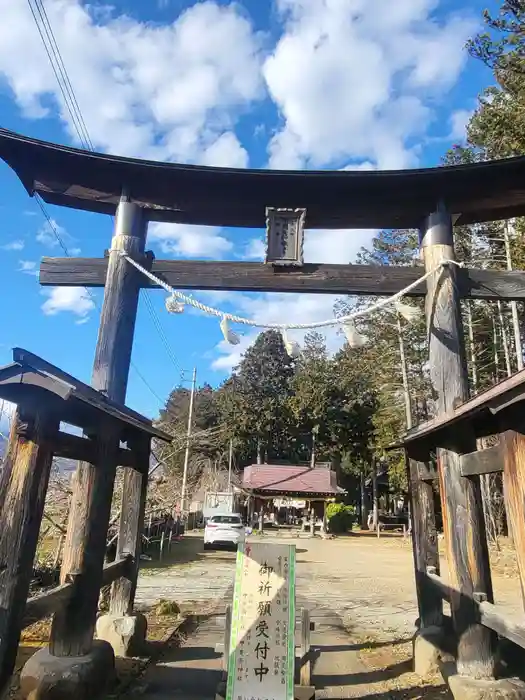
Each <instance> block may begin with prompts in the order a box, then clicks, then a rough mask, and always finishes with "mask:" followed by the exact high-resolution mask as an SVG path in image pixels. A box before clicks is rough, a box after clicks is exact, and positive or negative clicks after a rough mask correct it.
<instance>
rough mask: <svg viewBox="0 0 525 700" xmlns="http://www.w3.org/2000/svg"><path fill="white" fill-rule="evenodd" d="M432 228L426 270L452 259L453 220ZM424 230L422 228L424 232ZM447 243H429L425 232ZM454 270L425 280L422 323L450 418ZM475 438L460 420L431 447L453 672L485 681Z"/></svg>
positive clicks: (458, 341) (455, 360)
mask: <svg viewBox="0 0 525 700" xmlns="http://www.w3.org/2000/svg"><path fill="white" fill-rule="evenodd" d="M431 222H432V223H431V225H432V226H433V228H432V229H430V230H429V233H428V234H427V236H426V238H427V240H425V238H423V240H422V243H423V246H422V252H423V259H424V262H425V268H426V269H427V270H432V269H434V268H435V267H436V266H437V265H438V264H439V263H440V262H441V261H443V260H447V259H448V260H450V259H452V260H453V259H454V257H455V256H454V248H453V243H452V241H453V238H452V223H451V221H450V217H449V216H448V214H447V213H446V212H444V211H443V210H442V209H440V210H438V211H437V212H436V214H433V215H432V217H431ZM423 233H425V232H423ZM436 234H437V237H438V240H441V241H443V240H448V241H449V243H443V242H439V243H433V242H432V237H433V236H434V235H436ZM457 277H458V275H457V268H456V267H455V266H448V267H447V268H445V269H442V270H440V271H438V272H436V273H434V274H433V275H431V276H430V277H429V278H428V280H427V286H428V295H427V323H428V329H429V332H428V337H429V357H430V377H431V382H432V386H433V389H434V391H435V394H436V408H437V413H438V418H441V417H442V416H445V415H449V414H450V413H451V411H453V410H454V408H455V407H456V406H457V405H458V403H462V402H464V401H466V400H467V399H468V380H467V365H466V358H465V347H464V335H463V326H462V320H461V309H460V297H459V291H458V282H457ZM475 449H476V439H475V436H474V433H473V432H472V430H471V429H470V426H469V425H468V424H466V425H465V426H464V427H462V430H461V431H456V434H455V444H454V445H453V447H452V446H450V447H448V448H447V449H443V448H440V449H438V454H437V456H438V469H439V480H440V493H441V504H442V514H443V528H444V534H445V543H446V550H447V562H448V567H449V572H450V581H451V584H452V585H453V586H454V587H455V588H456V589H458V590H459V592H460V593H459V595H455V594H453V595H452V598H451V601H450V606H451V611H452V619H453V622H454V628H455V630H456V633H457V636H458V652H457V654H458V656H457V666H458V673H460V674H463V675H467V676H472V677H475V678H492V677H493V676H494V667H495V658H494V653H495V639H494V636H493V633H492V632H490V631H489V630H487V629H486V628H484V627H483V626H482V625H480V624H478V623H477V615H476V606H475V603H474V601H473V594H474V592H478V593H483V594H485V595H486V596H487V599H488V600H489V601H491V602H492V601H493V592H492V581H491V576H490V566H489V556H488V545H487V539H486V534H485V522H484V517H483V508H482V502H481V492H480V487H479V481H478V480H474V479H465V478H463V477H462V476H461V460H460V454H461V453H468V452H473V451H474V450H475Z"/></svg>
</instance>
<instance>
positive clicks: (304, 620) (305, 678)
mask: <svg viewBox="0 0 525 700" xmlns="http://www.w3.org/2000/svg"><path fill="white" fill-rule="evenodd" d="M311 676H312V662H311V659H310V612H309V611H308V610H307V609H306V608H302V609H301V665H300V671H299V684H300V685H310V681H311Z"/></svg>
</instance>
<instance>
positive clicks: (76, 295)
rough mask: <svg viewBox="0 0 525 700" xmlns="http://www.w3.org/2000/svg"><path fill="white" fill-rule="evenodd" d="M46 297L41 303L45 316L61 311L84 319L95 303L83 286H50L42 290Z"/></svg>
mask: <svg viewBox="0 0 525 700" xmlns="http://www.w3.org/2000/svg"><path fill="white" fill-rule="evenodd" d="M43 294H45V295H46V296H47V297H48V298H47V299H46V301H45V302H44V303H43V304H42V311H43V312H44V314H45V315H46V316H55V315H56V314H58V313H60V312H62V311H70V312H71V313H73V314H75V315H76V316H79V317H80V318H81V319H84V318H86V317H87V316H88V314H89V313H90V312H91V311H92V310H93V309H94V308H95V304H94V302H93V300H92V299H91V297H90V296H89V294H88V292H87V290H86V289H84V288H83V287H52V288H51V289H50V290H44V291H43Z"/></svg>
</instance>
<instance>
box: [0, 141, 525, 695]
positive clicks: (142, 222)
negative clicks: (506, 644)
mask: <svg viewBox="0 0 525 700" xmlns="http://www.w3.org/2000/svg"><path fill="white" fill-rule="evenodd" d="M0 158H2V159H3V160H4V161H5V162H6V163H7V164H8V165H10V166H11V168H12V169H13V170H14V172H15V173H16V174H17V175H18V177H19V179H20V181H21V183H22V184H23V186H24V187H25V188H26V190H27V192H28V194H29V195H30V196H33V195H39V196H40V197H41V198H42V199H43V200H44V201H45V202H48V203H50V204H54V205H59V206H66V207H71V208H75V209H79V210H85V211H90V212H95V213H101V214H110V215H114V216H115V230H114V236H113V239H112V241H111V242H110V245H109V251H108V252H107V253H106V254H105V256H104V257H100V258H99V259H86V258H67V259H60V258H44V259H43V260H42V264H41V268H40V283H41V284H42V285H45V286H49V285H53V286H86V287H104V290H105V291H104V303H103V308H102V314H101V321H100V330H99V337H98V343H97V349H96V354H95V362H94V369H93V380H92V388H90V387H86V386H85V385H81V383H79V382H78V381H77V380H75V379H74V378H73V377H70V376H69V375H66V374H65V373H64V372H62V371H61V370H60V369H59V368H56V367H53V366H52V365H49V364H48V363H46V362H44V361H43V360H42V359H41V358H37V357H35V356H33V355H30V354H29V353H26V352H25V351H19V353H18V354H17V355H15V357H14V363H13V365H10V366H9V367H7V368H3V369H2V370H0V398H4V397H5V398H8V399H10V400H13V401H15V402H18V404H19V411H18V415H17V419H16V421H15V427H14V429H13V431H12V434H11V438H10V445H9V455H10V457H9V459H8V461H7V466H6V467H5V468H4V470H3V472H2V482H1V484H0V492H1V493H2V512H1V515H0V553H1V557H0V565H1V568H0V582H1V585H0V610H1V613H2V614H1V615H0V684H1V687H0V691H2V690H3V689H4V688H5V687H6V683H7V681H8V679H9V676H10V674H11V673H12V671H13V668H14V664H15V658H16V648H17V644H18V639H19V635H20V630H21V628H22V626H23V625H24V624H25V620H26V617H24V615H26V612H27V609H30V610H32V611H33V615H37V616H38V615H40V616H43V615H47V614H49V613H54V619H53V631H52V639H51V644H50V646H49V648H48V649H45V650H42V651H41V652H38V654H37V655H35V657H33V659H32V660H31V661H30V662H29V663H30V664H31V667H30V669H29V670H26V672H25V677H26V678H27V679H28V680H27V687H28V689H30V692H33V693H36V695H34V697H39V698H43V697H48V696H49V697H51V695H46V693H52V688H51V686H52V685H53V683H55V684H56V683H59V682H61V681H60V679H62V681H64V679H66V678H67V679H69V680H68V681H67V683H66V681H64V683H65V685H64V688H65V687H66V685H67V688H68V689H67V690H65V689H64V690H63V694H62V695H61V696H60V697H69V696H71V697H76V698H78V697H95V696H96V695H97V694H99V695H100V693H101V692H102V687H101V683H102V680H103V678H104V677H105V676H107V674H108V673H109V671H110V670H111V668H112V663H113V660H112V655H111V654H108V648H109V647H108V645H104V644H103V643H102V642H101V641H99V642H97V643H95V644H94V642H93V633H94V627H95V619H96V613H97V610H96V607H97V597H98V590H99V588H100V586H101V585H102V584H103V582H104V581H105V582H106V583H108V582H110V581H114V583H113V588H112V595H111V608H110V615H109V616H108V618H106V620H104V621H103V623H99V625H98V637H99V640H103V639H107V640H108V641H110V642H111V644H112V645H113V648H114V650H115V651H117V653H131V651H130V647H129V646H128V644H127V642H129V640H133V641H134V640H136V638H137V637H140V635H141V634H142V635H143V634H144V631H145V630H144V629H143V628H141V624H142V623H141V622H140V620H139V618H137V616H134V615H133V597H134V590H135V587H136V582H137V571H138V562H137V549H136V547H137V532H138V531H139V528H140V527H141V522H142V517H143V503H144V494H145V489H146V486H147V477H146V472H145V469H144V464H145V463H147V455H148V451H149V441H150V439H151V437H152V435H155V433H154V429H153V428H152V426H151V423H148V421H145V419H143V418H142V417H140V416H138V415H137V414H135V413H134V412H130V411H129V410H128V409H125V408H124V407H123V404H124V401H125V396H126V388H127V382H128V373H129V368H130V357H131V350H132V345H133V335H134V327H135V319H136V314H137V305H138V296H139V290H140V289H141V288H142V287H147V288H152V287H163V288H164V289H166V290H167V291H168V292H169V293H170V295H171V302H170V305H171V308H172V310H176V304H177V303H179V302H180V301H183V302H184V303H193V305H195V306H197V307H198V308H201V309H202V310H205V311H207V312H208V313H210V312H211V313H214V314H215V315H216V316H218V317H219V318H221V319H222V328H223V333H224V334H225V336H226V337H227V338H228V339H229V340H230V341H231V342H235V335H234V333H233V331H232V330H231V329H230V328H229V327H228V322H230V323H236V322H238V323H246V322H248V323H251V324H252V325H255V326H257V325H258V324H257V322H256V321H251V320H250V319H240V318H238V317H235V316H232V315H230V314H226V313H223V312H221V311H220V310H217V309H210V307H205V306H204V305H203V304H200V302H197V301H196V300H195V299H193V300H192V301H191V299H192V298H190V297H187V296H185V295H184V293H183V292H180V291H179V290H188V289H201V290H210V289H217V290H238V291H256V292H270V291H276V292H316V293H324V294H334V293H341V294H347V295H364V294H366V295H378V296H381V297H384V299H383V301H382V302H379V305H386V304H388V303H392V302H393V301H394V300H395V299H397V298H399V297H400V296H412V297H423V296H425V297H426V300H427V305H426V306H427V322H428V343H429V361H430V374H431V381H432V385H433V388H434V391H435V394H436V409H437V416H436V419H435V421H434V422H433V423H432V424H431V425H429V426H423V427H420V428H416V429H414V431H412V432H411V433H409V434H408V436H407V437H406V439H405V440H404V442H402V443H400V444H399V445H398V446H397V447H399V446H402V447H404V448H406V451H407V464H408V466H409V470H410V476H411V485H412V515H413V529H414V537H413V544H414V561H415V568H416V588H417V593H418V603H419V620H420V628H419V631H418V634H417V638H416V644H415V647H414V648H415V662H416V669H417V670H419V671H420V672H421V673H422V674H423V673H424V672H427V671H428V670H429V668H430V666H431V665H432V664H435V663H437V662H438V661H439V658H440V653H441V645H442V640H443V638H450V636H451V635H452V636H453V637H454V640H455V645H454V646H455V662H456V665H455V667H454V670H453V672H452V673H451V674H450V675H449V676H448V677H449V683H450V687H451V689H452V692H453V693H454V695H455V697H456V698H464V697H467V696H468V697H469V698H470V697H479V698H487V697H495V696H496V695H495V694H499V695H498V697H518V695H516V694H514V695H512V692H515V693H520V694H519V697H524V696H525V694H524V693H523V687H522V686H520V685H519V684H517V683H516V684H514V685H513V686H512V688H514V690H512V688H511V690H509V687H510V686H509V684H508V682H507V681H504V680H500V679H498V678H497V673H498V669H497V667H496V658H497V639H496V632H497V634H498V635H500V637H507V638H508V639H511V640H512V642H513V643H514V644H516V645H518V646H519V647H525V623H522V622H519V623H517V622H516V621H512V622H509V621H508V620H505V619H504V618H503V616H502V615H501V614H499V612H498V610H497V606H495V605H494V600H493V593H492V584H491V575H490V568H489V559H488V547H487V539H486V536H485V525H484V519H483V511H482V505H481V496H480V485H479V478H478V477H479V474H481V473H486V471H487V470H489V469H492V470H497V469H500V468H501V469H505V470H506V471H505V474H506V482H507V484H508V486H509V490H508V493H509V499H510V503H511V508H510V513H511V519H512V529H513V535H514V540H515V542H516V546H517V549H518V560H519V562H520V572H521V576H522V580H523V577H524V572H525V513H524V507H525V506H524V503H525V499H524V492H523V489H524V486H523V484H524V478H523V474H525V458H524V456H523V455H524V454H525V451H524V450H523V445H522V441H523V434H524V432H525V425H524V421H523V418H522V415H523V412H520V411H519V410H517V408H519V404H520V401H522V394H521V387H522V385H523V384H524V382H525V379H524V376H523V372H520V373H518V374H517V375H515V377H513V378H511V379H509V380H507V382H504V383H503V385H501V386H500V387H499V388H498V387H495V388H494V389H493V390H491V391H490V392H487V394H486V395H485V396H484V395H481V396H478V397H476V398H475V399H472V400H470V401H468V384H467V375H466V362H465V352H464V339H463V328H462V320H461V313H460V302H461V299H489V300H490V299H493V300H518V301H523V300H525V273H524V272H522V271H517V272H501V271H493V270H477V269H467V268H464V267H462V266H461V263H460V261H456V257H455V251H454V234H453V226H454V225H461V224H472V223H476V222H483V221H490V220H497V219H505V218H511V217H514V216H523V215H525V191H523V189H522V188H520V187H519V186H518V185H517V184H516V183H520V182H522V181H523V179H524V177H525V159H524V158H512V159H508V160H504V161H494V162H482V163H474V164H471V165H464V166H451V167H443V168H434V169H427V170H415V171H403V172H397V171H396V172H394V171H392V172H361V171H359V172H351V171H345V172H339V171H338V172H330V171H323V172H307V171H306V172H279V171H250V170H235V169H221V168H209V167H201V166H190V165H175V164H167V163H155V162H146V161H140V160H134V159H127V158H119V157H114V156H109V155H100V154H95V153H91V152H86V151H82V150H79V149H74V148H68V147H64V146H58V145H55V144H50V143H45V142H40V141H36V140H34V139H30V138H26V137H23V136H20V135H17V134H14V133H12V132H9V131H6V130H3V129H2V130H0ZM150 221H163V222H177V223H184V224H195V225H209V226H228V227H254V228H266V231H267V254H266V261H265V262H264V263H245V262H220V261H213V262H201V261H177V260H155V259H154V256H153V255H152V254H151V253H149V252H147V251H146V234H147V227H148V223H149V222H150ZM305 228H307V229H308V228H310V229H311V228H318V229H352V228H360V229H363V228H373V229H377V228H386V229H388V228H416V229H418V230H419V231H420V243H421V261H422V266H419V265H415V266H413V267H386V266H385V267H382V266H361V265H344V264H343V265H320V264H315V263H305V262H304V260H303V237H304V230H305ZM108 243H109V242H108ZM354 315H355V314H354ZM354 315H350V317H348V318H347V319H346V321H347V322H348V323H351V320H352V317H353V316H354ZM336 324H337V325H343V326H344V325H345V319H337V320H334V319H329V320H328V321H327V322H326V324H324V325H336ZM317 325H319V324H317ZM321 325H323V324H321ZM272 327H276V328H279V329H281V330H283V331H284V332H285V331H286V330H287V329H288V328H294V326H293V325H279V324H274V325H273V326H272ZM297 327H302V326H297ZM290 352H293V344H290ZM15 386H16V387H18V389H15ZM20 387H23V389H20ZM27 387H32V389H31V390H30V391H29V390H28V389H27ZM50 397H55V398H53V400H51V398H50ZM36 398H38V399H39V400H38V401H37V402H36V403H35V401H36ZM43 399H45V400H43ZM35 406H37V407H38V410H36V411H35V409H34V407H35ZM86 406H90V407H91V408H89V409H88V408H86ZM66 414H67V419H68V420H70V421H71V422H73V423H75V424H77V425H79V426H80V427H82V428H83V430H84V432H85V437H84V438H79V439H78V441H75V440H73V441H70V440H69V438H67V437H64V436H63V435H61V434H59V431H58V422H57V421H59V420H60V419H62V417H63V416H65V415H66ZM495 416H497V419H496V418H495ZM458 425H460V427H459V428H458V427H457V426H458ZM108 426H109V427H108ZM450 426H452V428H451V429H449V428H450ZM487 430H492V431H493V432H496V433H498V434H499V433H501V434H502V435H503V438H502V440H501V442H500V445H501V447H500V446H499V445H498V447H497V449H492V448H491V450H492V451H491V452H490V454H488V455H487V451H486V450H485V451H481V452H479V453H478V452H476V438H477V437H479V435H481V434H484V433H486V431H487ZM50 436H51V437H50ZM156 437H158V438H159V439H168V438H169V436H165V435H164V434H161V433H160V434H156ZM123 440H124V441H125V444H127V448H125V449H124V448H122V447H121V443H122V441H123ZM28 446H29V447H28ZM435 449H437V455H438V460H437V466H436V465H435V462H434V459H433V457H432V455H433V453H434V451H435ZM52 454H70V455H72V456H73V457H74V458H78V459H81V460H82V461H81V462H80V463H79V466H78V468H77V473H76V476H75V479H74V482H73V496H72V503H73V504H74V507H73V508H72V510H71V514H70V518H69V522H68V526H67V537H66V548H65V555H64V563H63V568H62V577H61V586H60V587H59V588H58V589H56V590H55V591H51V592H50V593H48V594H46V598H45V600H43V601H38V602H32V603H31V604H30V605H28V606H26V604H25V601H26V598H27V593H28V586H29V579H30V572H31V566H32V557H33V556H34V551H35V546H36V535H35V533H37V532H38V526H39V524H40V519H41V517H42V504H43V494H45V490H46V486H47V477H48V476H49V465H50V460H51V457H52ZM117 464H118V465H121V464H124V465H126V467H127V469H128V471H127V473H126V480H125V485H124V489H125V497H124V501H123V508H122V513H121V520H120V531H119V539H118V556H117V560H116V563H115V565H114V567H113V568H112V569H111V571H109V570H108V569H107V568H104V549H105V533H106V530H107V527H108V519H109V504H110V502H111V495H112V490H113V482H114V476H115V468H116V466H117ZM435 477H439V488H440V493H441V502H442V509H443V519H444V531H445V540H446V550H447V560H448V566H449V570H450V584H445V583H444V582H443V580H442V579H441V578H440V576H439V560H438V557H437V537H436V530H435V521H434V515H433V499H432V498H431V494H432V480H433V479H434V478H435ZM13 514H17V515H16V516H14V515H13ZM20 528H21V529H20ZM15 535H16V536H15ZM443 599H446V600H448V601H449V602H450V606H451V613H452V617H451V620H450V621H447V619H446V616H444V615H443V606H442V601H443ZM123 629H126V630H127V632H126V633H125V634H124V633H123V632H122V630H123ZM422 659H426V660H427V661H428V662H429V663H428V664H427V666H425V665H424V663H423V661H422ZM72 669H76V670H75V674H76V675H75V679H74V680H71V670H72ZM50 679H52V680H50ZM511 691H512V692H511ZM28 692H29V691H28ZM465 693H468V695H466V694H465ZM54 697H56V696H54Z"/></svg>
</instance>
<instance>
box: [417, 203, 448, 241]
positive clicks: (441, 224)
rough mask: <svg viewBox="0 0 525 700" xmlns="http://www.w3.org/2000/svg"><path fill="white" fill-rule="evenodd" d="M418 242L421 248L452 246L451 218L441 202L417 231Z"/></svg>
mask: <svg viewBox="0 0 525 700" xmlns="http://www.w3.org/2000/svg"><path fill="white" fill-rule="evenodd" d="M419 241H420V245H421V247H422V248H426V247H427V246H430V245H450V246H453V245H454V235H453V232H452V218H451V216H450V214H449V212H448V211H447V209H446V207H445V205H444V204H443V203H442V202H440V203H439V205H438V207H437V208H436V211H434V212H432V214H429V216H427V218H426V219H425V221H424V222H423V225H422V226H421V228H420V230H419Z"/></svg>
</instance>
